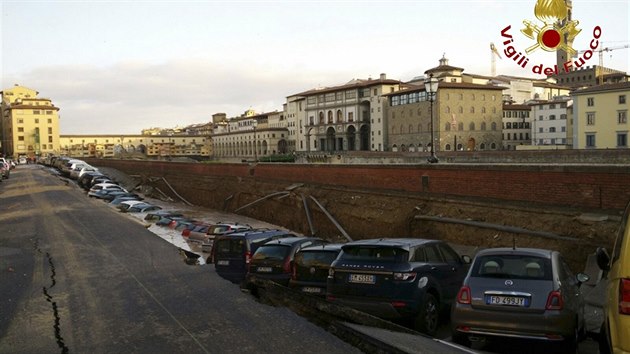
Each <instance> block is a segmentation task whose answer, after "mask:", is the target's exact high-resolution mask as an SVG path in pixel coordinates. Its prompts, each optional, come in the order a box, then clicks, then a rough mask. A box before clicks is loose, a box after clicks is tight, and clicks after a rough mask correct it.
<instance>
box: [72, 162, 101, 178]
mask: <svg viewBox="0 0 630 354" xmlns="http://www.w3.org/2000/svg"><path fill="white" fill-rule="evenodd" d="M88 172H98V168H96V167H94V166H90V165H87V166H84V167H83V168H82V169H81V170H79V174H78V176H77V179H79V178H81V176H83V175H84V174H86V173H88Z"/></svg>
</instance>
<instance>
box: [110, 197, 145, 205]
mask: <svg viewBox="0 0 630 354" xmlns="http://www.w3.org/2000/svg"><path fill="white" fill-rule="evenodd" d="M132 200H137V201H142V198H136V197H123V196H118V197H116V198H114V199H112V201H111V202H109V204H111V205H113V206H118V205H120V203H122V202H127V201H132Z"/></svg>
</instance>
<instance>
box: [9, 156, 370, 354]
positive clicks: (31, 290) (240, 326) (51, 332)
mask: <svg viewBox="0 0 630 354" xmlns="http://www.w3.org/2000/svg"><path fill="white" fill-rule="evenodd" d="M0 289H1V290H0V353H57V352H59V353H123V352H124V353H145V352H147V353H149V352H150V353H248V352H250V353H254V352H255V353H353V352H358V351H357V349H356V348H354V347H352V346H350V345H348V344H346V343H345V342H343V341H341V340H340V339H338V338H337V337H335V336H333V335H332V334H330V333H328V332H326V331H324V330H323V329H321V328H319V327H317V326H316V325H314V324H311V323H309V322H308V321H306V320H305V319H303V318H301V317H299V316H297V315H296V314H294V313H293V312H291V311H289V310H288V309H286V308H275V307H271V306H267V305H263V304H260V303H258V302H256V301H255V300H254V299H253V298H252V297H251V296H249V295H248V294H244V293H241V292H240V290H239V289H238V287H236V286H234V285H233V284H232V283H230V282H228V281H226V280H223V279H222V278H220V277H218V276H217V275H216V274H215V273H214V272H212V271H209V269H208V267H198V266H188V265H186V264H185V263H184V262H183V260H182V258H181V257H180V255H179V254H178V252H177V249H176V248H175V247H172V246H171V245H170V244H168V243H167V242H166V241H164V240H162V239H160V238H159V237H156V236H155V235H154V234H152V233H151V232H149V231H148V230H147V229H145V227H143V226H142V225H141V224H140V223H137V222H135V221H133V220H131V219H129V218H127V217H124V215H120V214H118V213H116V212H115V211H114V210H112V209H111V208H109V207H108V206H107V205H105V204H104V203H102V202H100V201H97V200H90V199H88V198H87V197H86V196H85V194H84V193H83V192H81V190H80V189H79V188H77V187H76V186H74V185H73V184H67V183H66V182H64V181H63V180H62V179H60V178H57V177H55V176H53V175H52V174H51V173H50V172H49V171H48V170H47V169H45V168H44V167H42V166H36V165H28V166H19V167H18V168H17V169H16V170H14V171H13V172H12V173H11V178H10V179H9V180H6V181H4V182H3V183H0Z"/></svg>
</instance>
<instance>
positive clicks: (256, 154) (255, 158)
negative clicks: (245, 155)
mask: <svg viewBox="0 0 630 354" xmlns="http://www.w3.org/2000/svg"><path fill="white" fill-rule="evenodd" d="M252 126H253V127H254V163H258V146H256V145H257V144H258V142H257V141H256V127H257V126H258V121H257V120H254V122H253V123H252Z"/></svg>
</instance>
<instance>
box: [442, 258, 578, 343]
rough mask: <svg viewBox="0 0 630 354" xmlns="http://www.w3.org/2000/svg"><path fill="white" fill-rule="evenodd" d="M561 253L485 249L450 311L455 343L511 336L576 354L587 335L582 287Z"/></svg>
mask: <svg viewBox="0 0 630 354" xmlns="http://www.w3.org/2000/svg"><path fill="white" fill-rule="evenodd" d="M587 280H588V276H587V275H586V274H582V273H579V274H578V275H577V276H574V275H573V273H572V272H571V270H570V269H569V267H568V265H567V264H566V262H565V261H564V260H563V259H562V256H561V255H560V253H558V252H556V251H551V250H543V249H534V248H493V249H486V250H482V251H480V252H479V253H478V254H477V255H476V256H475V259H474V261H473V264H472V266H471V267H470V270H469V272H468V275H467V276H466V278H465V279H464V283H463V285H462V287H461V289H460V290H459V293H458V295H457V299H456V303H455V304H454V305H453V307H452V310H451V326H452V334H453V341H454V342H456V343H459V344H463V345H467V346H469V345H470V344H471V341H479V340H485V339H486V338H488V339H491V338H493V337H495V338H496V337H503V338H506V337H509V338H520V339H531V340H536V341H545V342H550V343H558V344H559V345H560V346H561V348H562V349H563V350H566V351H567V352H573V353H575V351H576V348H577V344H578V341H579V340H580V339H581V338H583V337H584V335H585V331H586V327H585V322H584V299H583V297H582V294H581V292H580V288H579V287H580V284H581V283H583V282H585V281H587Z"/></svg>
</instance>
